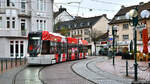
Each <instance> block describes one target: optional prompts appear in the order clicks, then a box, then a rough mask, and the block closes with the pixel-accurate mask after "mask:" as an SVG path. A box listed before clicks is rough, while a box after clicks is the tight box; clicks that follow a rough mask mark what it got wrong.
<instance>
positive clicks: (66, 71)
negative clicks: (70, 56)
mask: <svg viewBox="0 0 150 84" xmlns="http://www.w3.org/2000/svg"><path fill="white" fill-rule="evenodd" d="M81 61H83V60H77V61H70V62H64V63H59V64H54V65H49V66H46V67H45V68H43V66H29V67H26V68H25V69H22V70H21V71H20V72H18V74H17V75H16V77H15V78H14V81H15V82H14V83H13V84H94V83H92V82H90V81H88V80H86V79H84V78H82V77H80V76H79V75H77V74H75V73H74V72H73V71H72V68H71V67H72V65H73V64H74V63H77V62H81ZM40 70H41V71H40ZM39 71H40V72H39ZM41 80H42V81H41ZM43 81H44V83H43Z"/></svg>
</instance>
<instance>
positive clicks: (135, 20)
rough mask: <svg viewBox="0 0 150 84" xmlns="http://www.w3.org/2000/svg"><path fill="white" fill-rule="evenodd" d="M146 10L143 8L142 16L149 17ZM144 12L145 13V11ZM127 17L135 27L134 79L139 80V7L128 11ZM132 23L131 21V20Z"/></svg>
mask: <svg viewBox="0 0 150 84" xmlns="http://www.w3.org/2000/svg"><path fill="white" fill-rule="evenodd" d="M144 11H145V10H143V11H142V12H141V17H142V18H143V17H149V14H148V13H147V12H144ZM143 12H144V13H143ZM126 19H129V20H131V21H132V25H131V24H130V25H131V26H133V27H134V38H133V40H134V60H135V63H134V80H135V81H137V80H138V69H137V67H138V64H137V56H136V53H137V30H136V29H137V28H136V27H137V25H138V8H137V7H136V8H135V9H132V10H130V11H129V12H128V13H126ZM129 23H130V21H129Z"/></svg>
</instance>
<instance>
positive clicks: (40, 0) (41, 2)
mask: <svg viewBox="0 0 150 84" xmlns="http://www.w3.org/2000/svg"><path fill="white" fill-rule="evenodd" d="M37 9H38V10H40V11H45V10H46V0H37Z"/></svg>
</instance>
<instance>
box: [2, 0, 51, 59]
mask: <svg viewBox="0 0 150 84" xmlns="http://www.w3.org/2000/svg"><path fill="white" fill-rule="evenodd" d="M38 30H46V31H51V32H52V31H53V0H0V47H1V48H0V57H3V58H9V57H11V58H15V57H24V56H26V54H27V34H28V32H31V31H38Z"/></svg>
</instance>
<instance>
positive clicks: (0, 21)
mask: <svg viewBox="0 0 150 84" xmlns="http://www.w3.org/2000/svg"><path fill="white" fill-rule="evenodd" d="M1 28H2V17H0V29H1Z"/></svg>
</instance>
